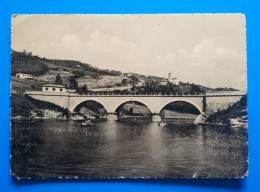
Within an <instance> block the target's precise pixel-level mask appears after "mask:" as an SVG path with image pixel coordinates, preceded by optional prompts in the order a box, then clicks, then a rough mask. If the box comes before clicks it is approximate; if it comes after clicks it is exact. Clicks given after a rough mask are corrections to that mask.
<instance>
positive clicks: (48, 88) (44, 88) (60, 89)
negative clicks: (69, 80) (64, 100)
mask: <svg viewBox="0 0 260 192" xmlns="http://www.w3.org/2000/svg"><path fill="white" fill-rule="evenodd" d="M42 91H45V92H46V91H48V92H66V88H65V86H63V85H54V84H47V85H43V86H42Z"/></svg>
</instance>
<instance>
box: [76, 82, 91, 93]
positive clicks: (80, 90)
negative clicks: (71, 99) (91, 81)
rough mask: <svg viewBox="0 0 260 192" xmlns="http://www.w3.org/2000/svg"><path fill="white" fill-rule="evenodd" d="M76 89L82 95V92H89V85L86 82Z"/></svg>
mask: <svg viewBox="0 0 260 192" xmlns="http://www.w3.org/2000/svg"><path fill="white" fill-rule="evenodd" d="M76 91H77V93H79V94H80V95H82V94H85V95H86V94H87V93H88V86H87V85H86V84H84V85H83V86H82V87H78V89H77V90H76Z"/></svg>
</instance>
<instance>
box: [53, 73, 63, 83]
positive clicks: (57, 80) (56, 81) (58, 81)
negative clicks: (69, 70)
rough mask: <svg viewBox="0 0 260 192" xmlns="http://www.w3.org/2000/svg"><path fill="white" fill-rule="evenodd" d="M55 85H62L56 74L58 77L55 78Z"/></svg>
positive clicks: (59, 77)
mask: <svg viewBox="0 0 260 192" xmlns="http://www.w3.org/2000/svg"><path fill="white" fill-rule="evenodd" d="M55 84H57V85H62V80H61V76H60V74H58V75H57V76H56V80H55Z"/></svg>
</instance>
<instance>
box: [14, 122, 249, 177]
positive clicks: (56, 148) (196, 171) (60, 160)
mask: <svg viewBox="0 0 260 192" xmlns="http://www.w3.org/2000/svg"><path fill="white" fill-rule="evenodd" d="M171 121H172V123H170V124H168V125H167V126H165V127H159V126H158V124H157V123H152V122H150V121H149V120H142V121H138V122H136V123H129V122H117V121H103V122H102V121H101V122H96V123H95V124H96V126H95V127H84V128H83V127H80V126H79V122H77V121H42V122H39V123H37V124H29V125H28V124H27V125H25V124H24V125H22V124H13V125H12V127H11V155H12V156H11V169H12V172H13V174H14V175H16V176H17V177H19V178H42V177H45V178H57V177H68V178H75V177H76V178H77V177H78V178H107V177H109V178H116V177H120V178H121V177H125V178H133V177H135V178H136V177H145V178H155V177H156V178H158V177H159V178H161V177H167V178H172V177H189V178H190V177H241V176H243V175H244V174H245V173H246V172H247V168H248V163H247V156H248V146H247V129H246V128H243V127H240V128H231V127H229V126H217V125H205V126H202V125H200V126H198V125H194V124H192V123H185V121H181V122H176V121H174V120H171Z"/></svg>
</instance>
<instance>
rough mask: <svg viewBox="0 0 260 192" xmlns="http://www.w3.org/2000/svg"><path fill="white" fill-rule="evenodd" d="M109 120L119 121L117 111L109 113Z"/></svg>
mask: <svg viewBox="0 0 260 192" xmlns="http://www.w3.org/2000/svg"><path fill="white" fill-rule="evenodd" d="M107 120H108V121H117V120H118V117H117V113H114V112H111V113H107Z"/></svg>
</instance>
